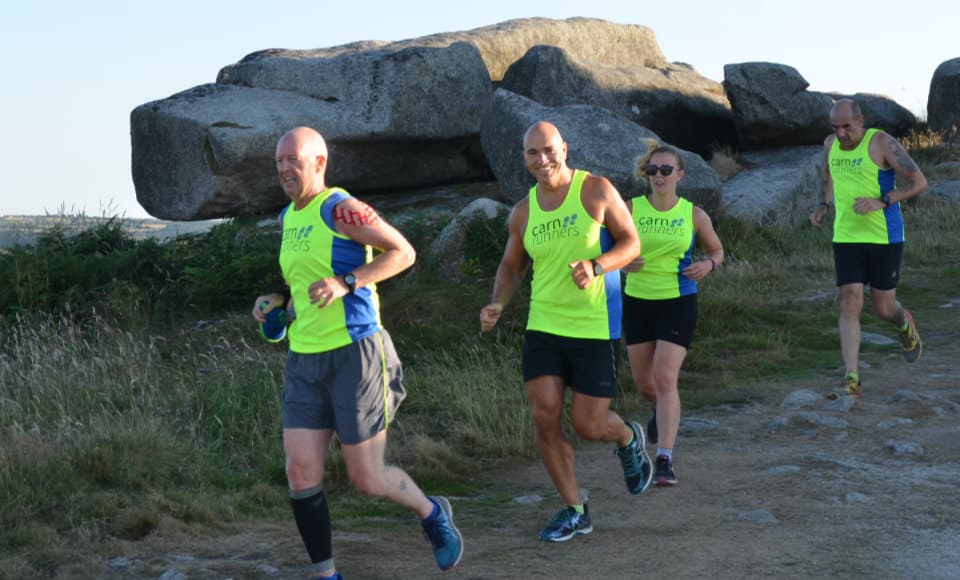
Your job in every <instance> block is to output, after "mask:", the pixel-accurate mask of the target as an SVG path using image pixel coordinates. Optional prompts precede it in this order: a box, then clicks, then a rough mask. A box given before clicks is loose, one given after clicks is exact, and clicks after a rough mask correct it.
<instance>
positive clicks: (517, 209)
mask: <svg viewBox="0 0 960 580" xmlns="http://www.w3.org/2000/svg"><path fill="white" fill-rule="evenodd" d="M529 213H530V205H529V202H528V200H527V198H524V199H522V200H520V201H519V202H518V203H517V204H516V205H515V206H513V210H512V211H511V212H510V218H509V219H508V222H507V227H508V230H509V234H508V236H509V237H508V238H507V246H506V248H504V251H503V258H501V260H500V265H499V266H498V267H497V278H496V280H495V281H494V283H493V298H491V300H490V304H487V305H486V306H484V307H483V308H481V309H480V331H481V332H489V331H490V330H492V329H493V327H494V326H496V325H497V321H498V320H500V315H501V314H503V309H504V308H505V307H506V306H507V304H509V302H510V300H511V299H512V298H513V296H514V294H516V292H517V288H519V287H520V283H521V282H522V281H523V278H524V276H526V274H527V271H528V270H529V269H530V257H529V256H528V255H527V251H526V250H525V249H524V247H523V232H524V231H525V230H526V229H527V218H528V217H529Z"/></svg>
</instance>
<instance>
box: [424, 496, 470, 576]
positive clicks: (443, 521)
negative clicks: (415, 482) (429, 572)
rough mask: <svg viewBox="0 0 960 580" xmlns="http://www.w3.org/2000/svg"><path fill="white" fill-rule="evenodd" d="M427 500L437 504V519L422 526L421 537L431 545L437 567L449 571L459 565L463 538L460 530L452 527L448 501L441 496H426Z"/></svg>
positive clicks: (451, 515) (451, 511)
mask: <svg viewBox="0 0 960 580" xmlns="http://www.w3.org/2000/svg"><path fill="white" fill-rule="evenodd" d="M428 499H429V500H430V501H432V502H433V503H435V504H437V507H438V508H440V509H439V513H437V517H435V518H432V519H430V520H428V521H424V522H421V523H422V524H423V536H424V537H425V538H427V539H428V540H430V543H431V544H433V555H434V557H435V558H436V560H437V566H439V567H440V569H441V570H449V569H451V568H453V567H454V566H456V565H457V564H459V563H460V558H461V557H462V556H463V537H462V536H461V535H460V530H458V529H457V526H455V525H453V507H451V506H450V501H449V500H447V498H445V497H443V496H439V495H438V496H428Z"/></svg>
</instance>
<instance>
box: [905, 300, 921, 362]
mask: <svg viewBox="0 0 960 580" xmlns="http://www.w3.org/2000/svg"><path fill="white" fill-rule="evenodd" d="M903 317H904V318H906V320H907V329H906V330H903V331H901V332H900V345H901V346H902V347H903V358H904V360H906V361H907V362H908V363H912V362H916V361H917V360H919V358H920V355H922V354H923V341H921V340H920V334H919V333H918V332H917V325H916V323H915V322H914V321H913V315H912V314H910V311H909V310H907V309H906V308H904V309H903Z"/></svg>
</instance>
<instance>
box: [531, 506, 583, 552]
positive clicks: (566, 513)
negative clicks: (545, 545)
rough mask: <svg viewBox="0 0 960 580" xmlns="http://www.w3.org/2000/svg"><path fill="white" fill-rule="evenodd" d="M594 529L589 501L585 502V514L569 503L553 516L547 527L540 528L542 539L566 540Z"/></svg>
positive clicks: (545, 540) (547, 540)
mask: <svg viewBox="0 0 960 580" xmlns="http://www.w3.org/2000/svg"><path fill="white" fill-rule="evenodd" d="M592 531H593V524H592V523H590V511H589V510H588V508H587V502H583V514H580V513H578V512H577V510H575V509H573V508H572V507H570V506H568V505H567V506H563V509H561V510H560V511H558V512H557V515H555V516H553V519H552V520H550V523H548V524H547V527H545V528H543V529H542V530H540V541H541V542H566V541H567V540H569V539H570V538H572V537H574V536H575V535H577V534H589V533H590V532H592Z"/></svg>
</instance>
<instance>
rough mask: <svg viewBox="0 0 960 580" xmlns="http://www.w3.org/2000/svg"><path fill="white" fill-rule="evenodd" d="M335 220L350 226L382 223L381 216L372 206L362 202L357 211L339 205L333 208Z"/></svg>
mask: <svg viewBox="0 0 960 580" xmlns="http://www.w3.org/2000/svg"><path fill="white" fill-rule="evenodd" d="M333 221H335V222H341V223H343V224H344V225H348V226H375V225H377V224H378V223H380V216H378V215H377V212H376V210H374V209H373V208H372V207H370V206H369V205H367V204H365V203H363V202H360V207H359V209H358V210H356V211H355V210H349V209H346V208H343V207H339V206H338V207H337V208H336V209H335V210H333Z"/></svg>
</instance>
